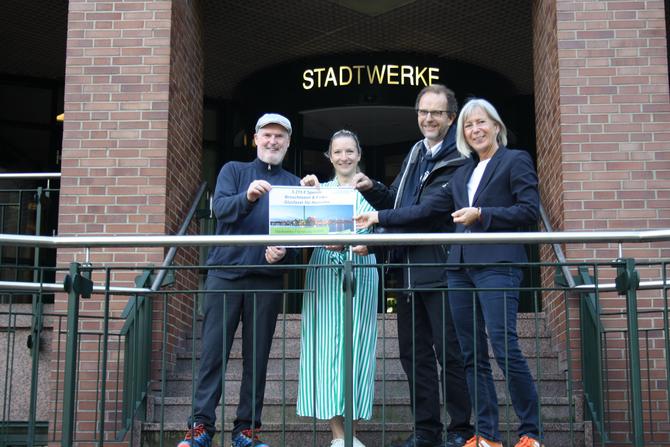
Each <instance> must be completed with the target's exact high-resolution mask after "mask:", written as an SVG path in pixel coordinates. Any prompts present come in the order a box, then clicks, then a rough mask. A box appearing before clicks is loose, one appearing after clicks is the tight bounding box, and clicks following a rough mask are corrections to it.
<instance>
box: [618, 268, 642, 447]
mask: <svg viewBox="0 0 670 447" xmlns="http://www.w3.org/2000/svg"><path fill="white" fill-rule="evenodd" d="M617 262H618V265H617V277H616V288H617V291H618V292H619V294H620V295H626V316H627V319H628V352H629V356H630V357H629V358H630V371H629V372H630V376H629V377H630V393H631V395H630V408H631V419H632V424H631V425H632V427H633V445H634V446H635V447H642V446H643V445H644V429H643V424H642V379H641V376H640V341H639V339H638V325H637V288H638V286H639V285H640V275H639V273H638V272H637V270H635V259H630V258H626V259H618V260H617Z"/></svg>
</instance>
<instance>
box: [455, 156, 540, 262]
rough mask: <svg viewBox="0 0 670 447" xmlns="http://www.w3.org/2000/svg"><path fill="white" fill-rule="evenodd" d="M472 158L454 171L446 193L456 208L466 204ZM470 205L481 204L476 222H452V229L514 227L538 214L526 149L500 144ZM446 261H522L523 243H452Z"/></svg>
mask: <svg viewBox="0 0 670 447" xmlns="http://www.w3.org/2000/svg"><path fill="white" fill-rule="evenodd" d="M476 165H477V162H476V160H472V161H471V162H470V163H468V164H466V165H465V166H463V167H461V168H460V169H458V171H456V173H455V174H454V176H453V178H452V179H451V184H450V186H451V187H450V188H449V191H447V193H448V196H449V198H448V200H449V201H451V204H450V207H451V208H453V209H454V210H459V209H461V208H465V207H468V206H470V204H469V201H468V181H469V180H470V176H471V175H472V171H473V170H474V169H475V166H476ZM472 206H473V207H479V208H481V219H480V221H479V222H476V223H475V224H473V225H471V226H469V227H466V226H464V225H463V224H457V225H456V233H491V232H496V231H498V232H510V231H518V230H519V229H520V228H521V227H523V226H526V225H531V224H533V223H535V222H536V221H537V219H538V216H539V209H540V196H539V193H538V189H537V174H536V173H535V168H534V167H533V161H532V160H531V158H530V155H529V154H528V152H525V151H521V150H514V149H507V148H506V147H504V146H500V147H499V148H498V150H497V151H496V152H495V154H493V157H491V160H490V161H489V163H488V165H487V166H486V169H485V170H484V175H483V176H482V180H481V182H480V183H479V187H478V188H477V191H476V192H475V196H474V199H473V203H472ZM448 260H449V263H460V262H464V263H480V262H487V263H493V262H526V260H527V257H526V251H525V249H524V245H523V244H495V245H490V244H485V245H456V244H454V245H452V246H451V250H450V252H449V258H448Z"/></svg>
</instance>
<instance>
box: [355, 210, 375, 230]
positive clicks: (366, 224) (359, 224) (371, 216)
mask: <svg viewBox="0 0 670 447" xmlns="http://www.w3.org/2000/svg"><path fill="white" fill-rule="evenodd" d="M354 220H355V221H356V228H358V229H359V230H362V229H365V228H370V227H371V226H373V225H374V224H378V223H379V212H377V211H370V212H369V213H363V214H359V215H358V216H356V217H354Z"/></svg>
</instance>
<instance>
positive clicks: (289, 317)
mask: <svg viewBox="0 0 670 447" xmlns="http://www.w3.org/2000/svg"><path fill="white" fill-rule="evenodd" d="M396 317H397V316H396V314H377V336H378V337H386V338H388V339H391V338H396V337H397V336H398V325H397V318H396ZM201 327H202V319H201V318H198V320H197V321H196V326H195V328H194V330H193V331H189V332H188V333H186V334H184V339H183V342H182V345H181V347H182V349H183V350H184V351H187V352H190V351H191V348H192V346H193V338H195V339H196V342H197V343H199V339H200V335H201V333H202V328H201ZM241 327H242V326H241V325H240V327H238V328H237V332H236V333H235V338H241V336H242V329H241ZM517 334H518V335H519V338H534V337H535V336H536V335H537V336H538V337H540V338H547V337H549V336H550V334H549V331H548V330H547V325H546V323H545V319H544V313H543V312H539V313H537V314H534V313H523V314H519V315H518V318H517ZM283 337H286V338H288V339H290V338H297V339H299V338H300V314H286V315H280V316H279V318H278V319H277V326H276V328H275V333H274V339H275V340H281V339H282V338H283ZM197 348H198V349H197V350H200V346H199V345H197Z"/></svg>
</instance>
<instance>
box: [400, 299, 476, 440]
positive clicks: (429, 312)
mask: <svg viewBox="0 0 670 447" xmlns="http://www.w3.org/2000/svg"><path fill="white" fill-rule="evenodd" d="M447 299H448V298H447V293H446V292H438V291H432V292H414V293H413V294H410V295H409V299H408V297H407V296H404V297H402V298H401V299H400V300H399V302H398V346H399V351H400V362H401V364H402V367H403V369H404V370H405V374H407V380H408V382H409V393H410V398H411V399H412V401H411V403H412V406H415V413H414V426H415V429H416V431H417V433H420V434H421V435H423V436H424V437H428V438H429V439H434V440H436V441H439V440H440V439H441V436H442V430H443V425H442V422H441V418H440V399H439V395H440V391H439V390H440V386H439V383H440V380H441V382H442V385H443V388H442V393H443V396H444V401H445V404H446V409H447V413H448V414H449V417H450V419H451V421H450V423H449V426H448V427H447V431H448V432H455V433H460V434H462V435H463V436H465V437H466V438H467V437H469V436H470V435H472V434H473V432H474V429H473V427H472V424H470V415H471V413H472V407H471V403H470V396H469V394H468V384H467V381H466V379H465V368H464V364H463V356H462V354H461V349H460V345H459V343H458V339H457V338H456V330H455V328H454V322H453V319H452V317H451V309H450V307H449V302H448V301H447ZM412 321H414V322H412ZM436 358H437V361H438V362H439V364H440V366H441V369H442V371H441V374H440V380H438V375H437V365H436V361H435V359H436Z"/></svg>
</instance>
